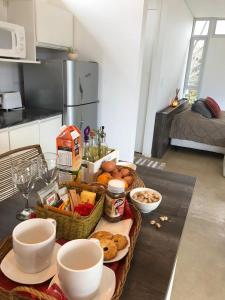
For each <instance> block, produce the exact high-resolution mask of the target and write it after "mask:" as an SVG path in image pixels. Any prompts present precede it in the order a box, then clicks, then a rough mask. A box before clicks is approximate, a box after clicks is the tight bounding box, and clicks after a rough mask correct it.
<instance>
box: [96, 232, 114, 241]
mask: <svg viewBox="0 0 225 300" xmlns="http://www.w3.org/2000/svg"><path fill="white" fill-rule="evenodd" d="M112 237H113V234H112V233H110V232H108V231H97V232H95V233H93V234H92V236H91V238H93V239H97V240H102V239H107V240H111V239H112Z"/></svg>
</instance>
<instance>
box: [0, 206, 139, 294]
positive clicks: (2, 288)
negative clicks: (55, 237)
mask: <svg viewBox="0 0 225 300" xmlns="http://www.w3.org/2000/svg"><path fill="white" fill-rule="evenodd" d="M130 209H131V214H132V219H133V225H132V227H131V230H130V233H129V236H130V247H129V251H128V254H127V255H126V256H125V257H124V258H123V259H122V260H121V261H119V262H117V263H112V264H107V267H110V268H111V269H113V270H114V272H115V275H116V289H115V292H114V295H113V297H112V300H119V299H120V297H121V294H122V292H123V288H124V285H125V282H126V278H127V275H128V272H129V269H130V265H131V261H132V257H133V253H134V249H135V244H136V241H137V237H138V235H139V232H140V228H141V214H140V212H139V211H138V210H137V209H136V208H135V207H134V206H133V205H130ZM64 242H66V241H65V240H64ZM60 243H62V241H60ZM11 249H12V238H11V237H7V238H6V239H5V240H3V241H2V243H1V244H0V263H1V261H2V259H3V258H4V257H5V255H6V254H7V253H8V252H9V251H10V250H11ZM49 283H50V280H48V281H47V282H44V283H43V284H38V285H29V286H23V285H22V286H21V285H20V284H18V283H16V282H13V281H11V280H10V279H8V278H7V277H5V275H4V274H3V273H2V272H1V271H0V299H1V300H30V299H33V300H56V298H55V297H53V296H51V295H49V294H47V292H46V291H47V289H48V285H49Z"/></svg>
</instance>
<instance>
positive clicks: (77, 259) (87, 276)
mask: <svg viewBox="0 0 225 300" xmlns="http://www.w3.org/2000/svg"><path fill="white" fill-rule="evenodd" d="M57 268H58V276H59V281H60V285H61V287H62V290H63V292H64V293H65V295H66V296H67V297H68V299H70V300H73V299H76V300H77V299H82V300H83V299H85V300H87V299H92V298H93V297H94V295H95V294H96V292H97V290H98V288H99V286H100V282H101V278H102V270H103V250H102V248H101V247H100V243H99V241H98V240H96V239H89V240H85V239H77V240H72V241H70V242H67V243H66V244H64V245H63V246H62V247H61V248H60V249H59V252H58V254H57Z"/></svg>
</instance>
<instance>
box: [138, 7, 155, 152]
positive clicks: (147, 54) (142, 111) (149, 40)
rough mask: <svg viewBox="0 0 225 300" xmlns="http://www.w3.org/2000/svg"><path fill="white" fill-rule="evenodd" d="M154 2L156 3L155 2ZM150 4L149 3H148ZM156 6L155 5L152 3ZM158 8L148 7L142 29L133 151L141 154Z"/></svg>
mask: <svg viewBox="0 0 225 300" xmlns="http://www.w3.org/2000/svg"><path fill="white" fill-rule="evenodd" d="M155 2H156V1H155ZM149 4H150V3H149ZM154 4H156V3H154ZM159 21H160V7H157V8H156V5H154V6H153V8H152V7H151V6H150V5H149V6H148V9H147V15H146V21H145V24H144V29H143V37H142V43H143V44H144V49H143V61H142V68H141V88H140V96H139V109H138V122H137V128H136V140H135V151H137V152H142V149H143V143H144V131H145V120H146V110H147V105H148V93H149V83H150V80H151V68H152V62H153V57H154V55H153V54H154V51H155V46H156V41H157V37H158V32H159Z"/></svg>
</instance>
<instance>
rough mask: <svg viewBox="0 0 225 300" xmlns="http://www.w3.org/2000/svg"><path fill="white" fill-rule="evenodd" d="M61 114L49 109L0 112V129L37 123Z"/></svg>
mask: <svg viewBox="0 0 225 300" xmlns="http://www.w3.org/2000/svg"><path fill="white" fill-rule="evenodd" d="M59 114H61V112H58V111H54V110H49V109H39V108H32V109H21V110H10V111H3V110H0V129H3V128H7V127H11V126H15V125H20V124H24V123H27V122H32V121H37V120H41V119H45V118H49V117H53V116H56V115H59Z"/></svg>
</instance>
